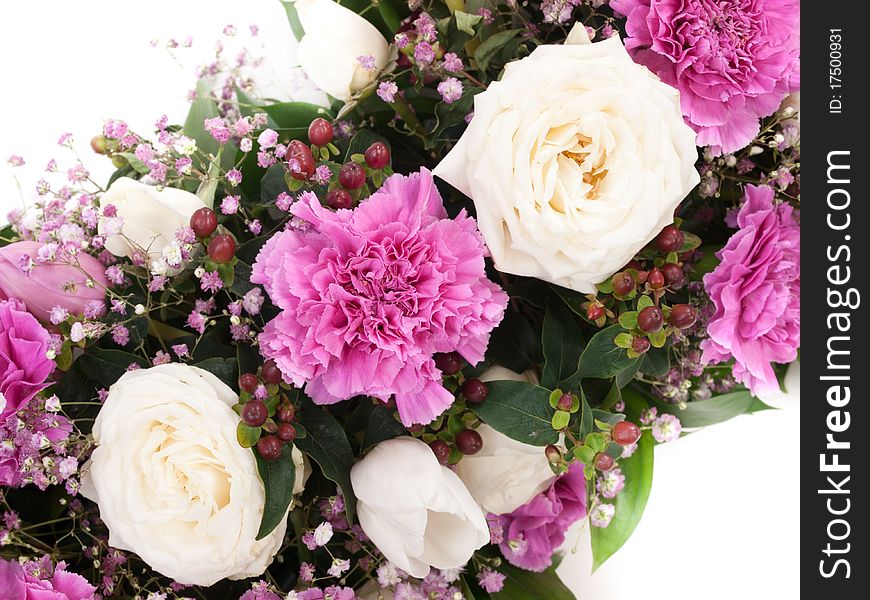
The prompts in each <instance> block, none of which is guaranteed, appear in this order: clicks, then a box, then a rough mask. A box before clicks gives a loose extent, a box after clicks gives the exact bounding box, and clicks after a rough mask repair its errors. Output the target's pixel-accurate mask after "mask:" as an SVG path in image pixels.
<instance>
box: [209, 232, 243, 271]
mask: <svg viewBox="0 0 870 600" xmlns="http://www.w3.org/2000/svg"><path fill="white" fill-rule="evenodd" d="M235 253H236V240H235V239H233V236H231V235H230V234H228V233H221V234H219V235H216V236H214V237H213V238H212V239H211V241H210V242H209V243H208V257H209V258H210V259H212V260H213V261H215V262H216V263H219V264H223V263H228V262H230V261H231V260H233V256H234V255H235Z"/></svg>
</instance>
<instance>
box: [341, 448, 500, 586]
mask: <svg viewBox="0 0 870 600" xmlns="http://www.w3.org/2000/svg"><path fill="white" fill-rule="evenodd" d="M350 480H351V484H352V485H353V491H354V494H355V495H356V497H357V499H358V504H357V512H358V515H359V522H360V525H361V526H362V528H363V531H365V533H366V535H367V536H369V538H371V540H372V542H373V543H374V544H375V545H376V546H377V547H378V549H379V550H380V551H381V552H382V553H383V554H384V556H385V557H386V558H387V560H389V561H390V562H392V563H393V564H394V565H395V566H396V567H398V568H399V569H401V570H403V571H405V572H406V573H408V574H410V575H412V576H414V577H425V576H426V574H427V573H428V572H429V568H430V567H436V568H438V569H452V568H455V567H460V566H463V565H464V564H465V563H466V562H468V559H470V558H471V555H472V554H474V551H475V550H477V549H478V548H480V547H482V546H483V545H484V544H487V543H488V542H489V527H488V525H487V522H486V516H485V515H484V514H483V512H482V511H481V510H480V507H479V506H478V505H477V503H476V502H475V501H474V498H472V497H471V494H469V493H468V490H467V489H466V488H465V485H463V483H462V481H461V480H460V479H459V477H457V476H456V474H455V473H454V472H453V471H451V470H450V469H448V468H447V467H443V466H441V464H439V462H438V459H436V458H435V455H434V454H433V453H432V450H431V449H430V448H429V446H427V445H426V444H425V443H424V442H422V441H420V440H418V439H415V438H412V437H399V438H394V439H391V440H387V441H385V442H381V443H380V444H378V445H377V446H376V447H375V448H374V450H372V451H371V452H370V453H369V454H368V456H366V457H365V458H364V459H362V460H361V461H360V462H358V463H357V464H356V465H354V467H353V469H352V470H351V472H350Z"/></svg>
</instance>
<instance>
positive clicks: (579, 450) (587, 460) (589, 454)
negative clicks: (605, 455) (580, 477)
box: [574, 446, 595, 465]
mask: <svg viewBox="0 0 870 600" xmlns="http://www.w3.org/2000/svg"><path fill="white" fill-rule="evenodd" d="M574 456H575V457H576V458H577V460H579V461H580V462H582V463H583V464H584V465H589V464H592V461H593V460H595V450H593V449H592V448H590V447H589V446H577V447H576V448H574Z"/></svg>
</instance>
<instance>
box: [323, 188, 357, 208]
mask: <svg viewBox="0 0 870 600" xmlns="http://www.w3.org/2000/svg"><path fill="white" fill-rule="evenodd" d="M326 203H327V204H329V206H330V208H334V209H336V210H338V209H340V208H350V207H351V206H352V205H353V198H351V197H350V192H348V191H347V190H346V189H344V188H335V189H334V190H330V191H329V192H328V193H327V194H326Z"/></svg>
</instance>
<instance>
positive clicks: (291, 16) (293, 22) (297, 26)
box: [281, 0, 305, 41]
mask: <svg viewBox="0 0 870 600" xmlns="http://www.w3.org/2000/svg"><path fill="white" fill-rule="evenodd" d="M281 4H283V5H284V10H285V11H286V12H287V20H288V21H289V22H290V29H292V30H293V36H294V37H295V38H296V40H297V41H298V40H301V39H302V36H303V35H305V29H303V28H302V22H301V21H300V20H299V13H297V12H296V3H295V2H285V0H281Z"/></svg>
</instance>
